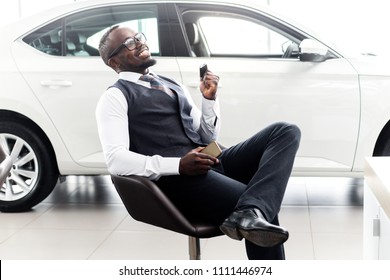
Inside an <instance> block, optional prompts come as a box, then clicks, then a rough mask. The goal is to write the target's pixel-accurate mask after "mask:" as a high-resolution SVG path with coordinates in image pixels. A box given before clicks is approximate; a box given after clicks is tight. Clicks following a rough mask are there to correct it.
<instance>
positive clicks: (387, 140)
mask: <svg viewBox="0 0 390 280" xmlns="http://www.w3.org/2000/svg"><path fill="white" fill-rule="evenodd" d="M372 155H373V156H378V157H380V156H390V121H389V122H388V123H387V124H386V126H385V127H384V128H383V130H382V132H381V133H380V135H379V137H378V141H377V143H376V145H375V149H374V152H373V154H372Z"/></svg>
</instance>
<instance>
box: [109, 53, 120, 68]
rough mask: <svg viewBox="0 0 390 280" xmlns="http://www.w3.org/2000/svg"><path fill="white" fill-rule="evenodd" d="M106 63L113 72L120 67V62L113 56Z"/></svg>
mask: <svg viewBox="0 0 390 280" xmlns="http://www.w3.org/2000/svg"><path fill="white" fill-rule="evenodd" d="M107 62H108V65H109V66H110V67H111V68H113V69H114V70H116V69H118V67H119V66H120V62H119V60H118V59H117V58H116V57H115V56H114V57H112V58H110V59H109V60H108V61H107Z"/></svg>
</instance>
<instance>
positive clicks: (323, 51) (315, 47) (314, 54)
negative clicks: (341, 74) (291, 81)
mask: <svg viewBox="0 0 390 280" xmlns="http://www.w3.org/2000/svg"><path fill="white" fill-rule="evenodd" d="M328 51H329V49H328V47H326V46H324V45H323V44H321V43H320V42H318V41H316V40H313V39H304V40H303V41H302V42H301V43H300V44H299V59H300V61H309V62H322V61H325V60H327V59H328V55H327V54H328Z"/></svg>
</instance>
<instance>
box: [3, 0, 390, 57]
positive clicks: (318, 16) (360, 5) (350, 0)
mask: <svg viewBox="0 0 390 280" xmlns="http://www.w3.org/2000/svg"><path fill="white" fill-rule="evenodd" d="M75 1H76V0H3V1H1V3H0V26H2V25H5V24H6V23H8V22H10V21H14V20H17V19H18V18H20V17H24V16H27V15H30V14H34V13H36V12H38V11H40V10H43V9H47V8H50V7H54V6H58V5H61V4H65V3H72V2H75ZM77 1H83V0H77ZM237 1H238V2H240V1H239V0H237ZM258 1H259V2H261V3H263V4H269V5H270V6H271V8H272V9H274V10H276V11H279V12H281V13H283V14H286V15H288V16H289V17H290V18H292V19H294V20H295V21H297V22H300V23H302V24H303V25H306V26H308V27H310V28H311V29H314V30H317V31H319V32H318V33H320V34H321V35H324V37H329V38H331V39H332V40H333V41H335V43H337V45H340V46H342V47H346V48H347V49H351V50H353V51H359V52H371V53H376V54H380V55H387V56H389V54H388V53H390V50H389V49H390V36H389V35H388V32H387V28H388V26H390V14H389V11H390V9H389V7H390V4H388V2H390V1H388V0H258Z"/></svg>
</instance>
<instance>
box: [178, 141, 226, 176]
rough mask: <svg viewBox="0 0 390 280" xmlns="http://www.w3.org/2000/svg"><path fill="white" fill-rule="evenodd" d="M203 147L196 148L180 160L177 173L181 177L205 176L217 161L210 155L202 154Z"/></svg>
mask: <svg viewBox="0 0 390 280" xmlns="http://www.w3.org/2000/svg"><path fill="white" fill-rule="evenodd" d="M203 149H204V147H199V148H196V149H194V150H192V151H190V152H189V153H188V154H186V155H185V156H183V157H182V158H181V159H180V164H179V173H180V174H182V175H202V174H206V173H207V172H208V171H209V170H210V169H211V167H212V166H213V165H215V164H218V163H219V160H218V159H217V158H215V157H212V156H210V155H206V154H202V153H201V152H200V151H201V150H203Z"/></svg>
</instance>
